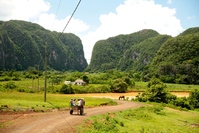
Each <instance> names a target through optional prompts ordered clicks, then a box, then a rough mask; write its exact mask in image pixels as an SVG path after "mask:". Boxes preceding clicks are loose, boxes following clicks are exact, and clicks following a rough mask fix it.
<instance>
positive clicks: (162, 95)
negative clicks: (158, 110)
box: [137, 78, 176, 103]
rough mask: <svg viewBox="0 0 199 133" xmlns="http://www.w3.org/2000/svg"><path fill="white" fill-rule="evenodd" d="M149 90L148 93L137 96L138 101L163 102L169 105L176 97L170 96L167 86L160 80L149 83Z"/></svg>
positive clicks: (153, 79) (152, 80)
mask: <svg viewBox="0 0 199 133" xmlns="http://www.w3.org/2000/svg"><path fill="white" fill-rule="evenodd" d="M147 86H148V89H147V90H146V92H144V93H142V94H141V95H140V94H139V95H138V96H137V99H138V101H142V102H146V101H150V102H159V103H161V102H163V103H169V102H170V101H172V100H175V99H176V97H175V96H174V95H172V94H170V93H169V92H168V91H167V90H166V85H165V84H163V82H161V81H160V80H159V79H156V78H152V79H151V81H150V82H149V83H148V85H147Z"/></svg>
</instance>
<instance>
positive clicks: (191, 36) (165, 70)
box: [144, 27, 199, 84]
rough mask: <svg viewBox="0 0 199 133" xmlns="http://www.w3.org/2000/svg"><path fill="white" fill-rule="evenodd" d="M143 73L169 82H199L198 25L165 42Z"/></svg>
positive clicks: (148, 76)
mask: <svg viewBox="0 0 199 133" xmlns="http://www.w3.org/2000/svg"><path fill="white" fill-rule="evenodd" d="M144 75H145V78H150V77H152V76H155V77H157V78H160V79H161V80H162V81H164V82H170V83H185V84H199V27H197V28H190V29H187V30H186V31H184V32H183V33H181V34H180V35H178V36H177V37H174V38H172V39H169V40H168V41H167V42H165V43H164V44H163V45H162V47H161V48H160V50H159V51H158V53H157V55H156V56H155V58H154V59H153V61H152V62H151V64H150V65H149V66H148V68H147V69H146V71H145V72H144Z"/></svg>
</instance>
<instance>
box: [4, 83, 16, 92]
mask: <svg viewBox="0 0 199 133" xmlns="http://www.w3.org/2000/svg"><path fill="white" fill-rule="evenodd" d="M4 88H6V89H11V90H12V89H15V88H17V86H16V85H15V83H14V82H8V83H6V84H5V85H4Z"/></svg>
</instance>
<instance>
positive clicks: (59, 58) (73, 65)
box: [0, 20, 88, 71]
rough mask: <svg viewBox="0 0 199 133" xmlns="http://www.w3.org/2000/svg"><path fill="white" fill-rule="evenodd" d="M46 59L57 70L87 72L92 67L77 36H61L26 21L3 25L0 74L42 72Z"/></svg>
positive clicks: (0, 41)
mask: <svg viewBox="0 0 199 133" xmlns="http://www.w3.org/2000/svg"><path fill="white" fill-rule="evenodd" d="M45 56H47V58H48V67H50V68H52V69H55V70H77V71H83V70H84V69H85V68H86V67H87V65H88V64H87V62H86V59H85V57H84V51H83V45H82V42H81V40H80V38H79V37H77V36H76V35H74V34H71V33H67V34H62V36H60V33H57V32H51V31H48V30H46V29H44V28H43V27H41V26H39V25H37V24H33V23H30V22H25V21H14V20H12V21H7V22H3V21H1V22H0V62H1V63H0V70H3V69H6V70H10V69H15V70H25V69H28V67H29V66H32V67H36V66H38V65H40V66H41V68H42V67H43V65H44V59H45Z"/></svg>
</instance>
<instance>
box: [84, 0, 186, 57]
mask: <svg viewBox="0 0 199 133" xmlns="http://www.w3.org/2000/svg"><path fill="white" fill-rule="evenodd" d="M175 14H176V10H175V9H170V8H168V7H162V6H161V5H158V4H155V3H154V1H152V0H126V1H125V2H124V4H121V5H120V6H118V7H117V8H116V13H109V14H104V15H101V16H100V22H101V25H100V27H98V28H97V29H96V30H95V31H94V32H89V33H88V34H87V35H85V36H82V40H83V44H84V46H86V47H84V48H85V49H84V51H85V57H86V59H90V58H91V52H92V48H93V45H94V44H95V42H96V41H98V40H101V39H106V38H108V37H111V36H116V35H118V34H129V33H133V32H136V31H139V30H142V29H153V30H156V31H157V32H159V33H160V34H168V35H172V36H176V35H178V34H179V33H180V32H182V31H183V29H182V27H181V23H180V20H179V19H177V18H176V17H175Z"/></svg>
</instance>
